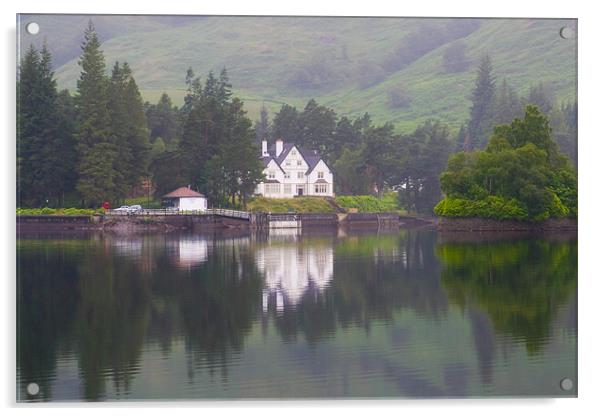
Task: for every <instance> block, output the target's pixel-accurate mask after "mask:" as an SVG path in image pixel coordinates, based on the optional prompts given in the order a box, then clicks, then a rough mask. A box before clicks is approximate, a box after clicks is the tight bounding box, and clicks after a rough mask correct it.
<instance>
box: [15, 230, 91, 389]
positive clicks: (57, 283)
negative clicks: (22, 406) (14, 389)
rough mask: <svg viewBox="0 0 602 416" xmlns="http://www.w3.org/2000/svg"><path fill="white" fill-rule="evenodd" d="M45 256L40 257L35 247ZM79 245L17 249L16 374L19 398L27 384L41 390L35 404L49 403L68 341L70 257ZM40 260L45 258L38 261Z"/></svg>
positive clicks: (72, 294)
mask: <svg viewBox="0 0 602 416" xmlns="http://www.w3.org/2000/svg"><path fill="white" fill-rule="evenodd" d="M40 246H44V247H45V252H43V253H40V251H39V247H40ZM81 249H82V246H81V243H80V242H77V243H75V244H69V243H65V244H55V243H52V242H47V241H41V240H29V241H27V240H25V241H24V240H20V241H19V242H18V243H17V259H18V262H17V267H18V280H17V311H18V312H17V315H18V321H17V368H19V371H20V379H21V380H20V381H21V383H20V384H21V385H20V392H19V394H20V395H24V394H25V393H24V392H25V389H26V386H27V384H28V383H31V382H36V383H38V385H39V386H40V393H39V394H38V398H39V399H41V400H50V399H51V398H52V391H51V388H50V385H51V383H50V381H51V380H52V379H53V378H54V374H55V369H56V355H57V353H58V349H59V342H61V341H64V339H65V338H67V334H68V332H69V331H70V329H71V322H72V318H73V316H74V315H75V302H74V301H73V300H74V299H77V291H76V290H75V286H76V284H75V283H74V282H76V281H77V268H76V267H75V265H74V264H73V263H72V262H70V261H68V258H69V256H72V255H76V254H77V253H80V252H81ZM42 254H43V255H42Z"/></svg>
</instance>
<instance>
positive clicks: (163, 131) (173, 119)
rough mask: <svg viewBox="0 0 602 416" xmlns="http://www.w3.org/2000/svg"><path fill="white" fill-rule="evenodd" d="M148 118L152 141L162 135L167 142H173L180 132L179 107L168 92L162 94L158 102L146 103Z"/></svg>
mask: <svg viewBox="0 0 602 416" xmlns="http://www.w3.org/2000/svg"><path fill="white" fill-rule="evenodd" d="M146 119H147V121H148V129H149V130H150V139H151V141H152V142H154V141H155V140H156V139H157V138H158V137H160V138H161V139H163V141H164V142H165V143H171V142H172V141H174V140H175V139H177V137H178V136H179V134H180V131H179V130H180V126H179V121H180V120H179V116H178V109H177V107H175V106H174V105H173V103H172V101H171V98H169V95H167V94H166V93H163V94H161V97H160V98H159V101H158V102H157V104H147V105H146Z"/></svg>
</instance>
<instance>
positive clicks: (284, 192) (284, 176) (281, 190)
mask: <svg viewBox="0 0 602 416" xmlns="http://www.w3.org/2000/svg"><path fill="white" fill-rule="evenodd" d="M308 169H309V166H308V165H307V163H306V162H305V160H304V159H303V156H301V154H300V153H299V151H298V150H297V148H296V147H293V148H292V149H291V150H290V151H289V153H288V154H287V155H286V158H285V159H284V160H283V161H282V164H281V166H280V167H279V166H278V164H277V163H276V162H275V161H274V160H271V161H270V163H269V164H268V165H267V166H266V168H265V169H264V171H263V173H264V174H265V176H266V179H267V181H270V180H277V181H278V182H279V183H269V182H266V183H261V184H259V185H258V186H257V189H256V191H255V193H256V194H260V195H263V196H265V197H268V198H293V197H295V196H297V195H304V196H305V195H318V196H333V189H332V188H333V175H332V172H331V171H330V169H328V166H326V164H325V163H324V162H323V161H320V162H319V163H318V165H317V166H316V167H315V168H314V170H313V171H312V172H311V173H310V175H309V176H307V175H306V174H305V173H306V172H307V170H308ZM283 171H284V172H283ZM320 176H322V177H323V179H324V180H325V181H327V182H328V184H325V185H326V186H325V187H324V186H322V187H321V188H319V189H318V190H319V191H320V192H316V187H315V181H316V180H318V179H319V177H320ZM322 191H324V192H322Z"/></svg>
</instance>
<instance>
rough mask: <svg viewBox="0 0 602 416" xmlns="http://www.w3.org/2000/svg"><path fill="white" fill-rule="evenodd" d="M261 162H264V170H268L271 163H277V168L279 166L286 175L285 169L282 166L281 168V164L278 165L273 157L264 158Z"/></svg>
mask: <svg viewBox="0 0 602 416" xmlns="http://www.w3.org/2000/svg"><path fill="white" fill-rule="evenodd" d="M260 160H261V161H262V162H263V168H264V169H265V168H267V167H268V165H269V164H270V162H271V161H272V160H273V161H274V162H276V166H278V168H280V170H281V171H282V173H284V169H282V166H280V163H278V162H277V161H276V159H274V158H273V157H272V156H262V157H261V159H260Z"/></svg>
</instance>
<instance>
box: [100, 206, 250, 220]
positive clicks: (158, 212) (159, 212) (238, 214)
mask: <svg viewBox="0 0 602 416" xmlns="http://www.w3.org/2000/svg"><path fill="white" fill-rule="evenodd" d="M105 214H106V215H109V216H123V217H125V216H141V217H144V216H165V215H220V216H222V217H232V218H244V219H249V217H250V214H249V213H248V212H246V211H236V210H233V209H222V208H210V209H207V210H201V209H195V210H178V209H174V208H164V209H140V210H137V211H117V210H114V209H109V210H107V211H106V212H105Z"/></svg>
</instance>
